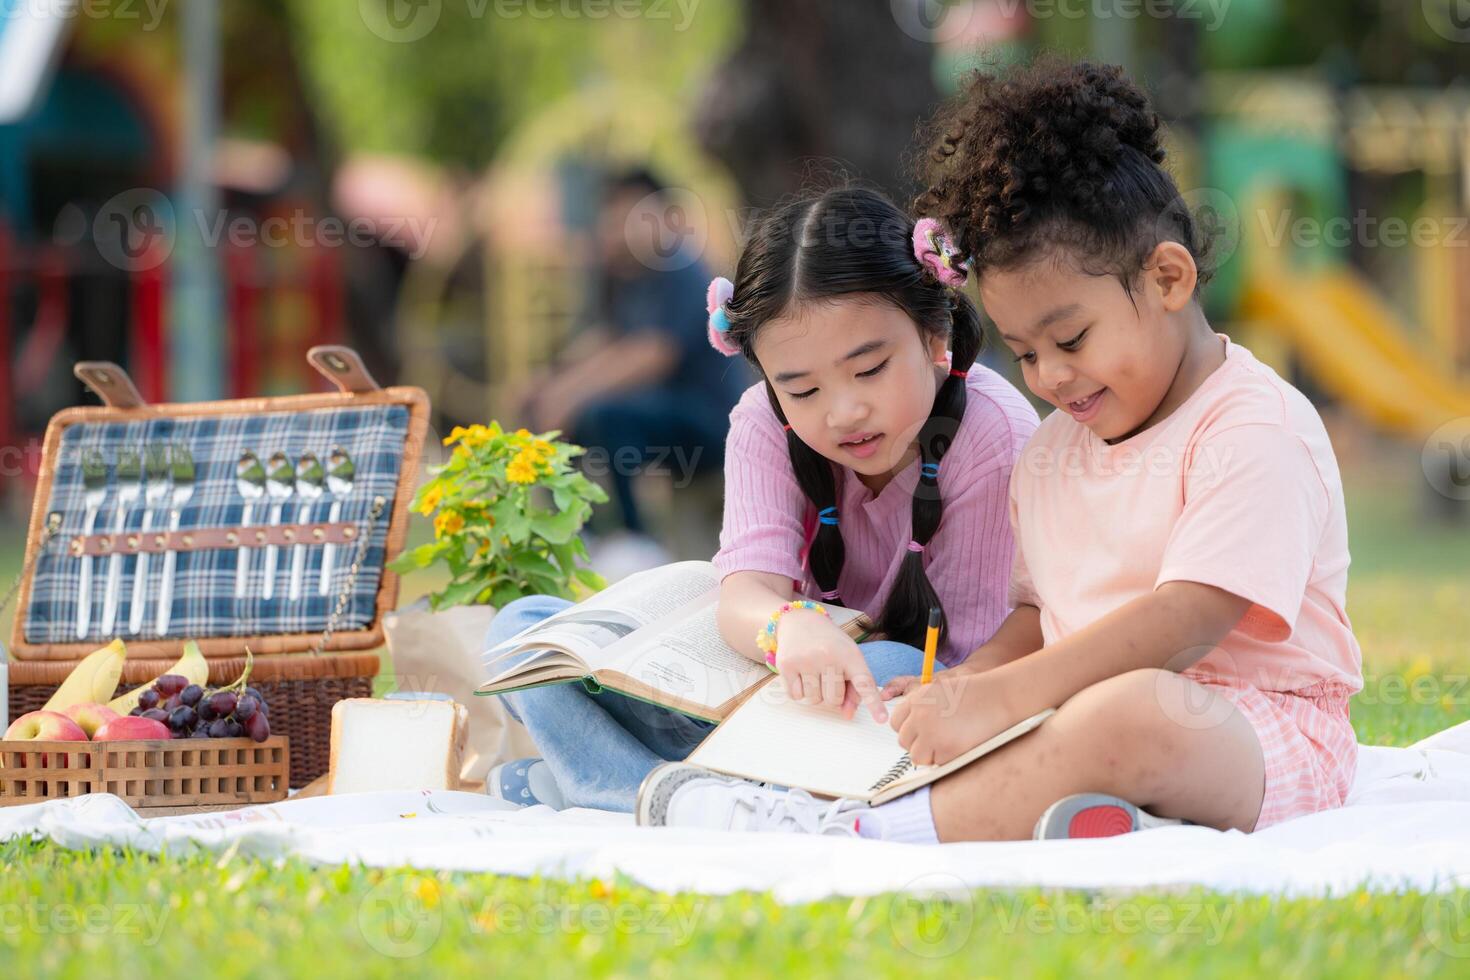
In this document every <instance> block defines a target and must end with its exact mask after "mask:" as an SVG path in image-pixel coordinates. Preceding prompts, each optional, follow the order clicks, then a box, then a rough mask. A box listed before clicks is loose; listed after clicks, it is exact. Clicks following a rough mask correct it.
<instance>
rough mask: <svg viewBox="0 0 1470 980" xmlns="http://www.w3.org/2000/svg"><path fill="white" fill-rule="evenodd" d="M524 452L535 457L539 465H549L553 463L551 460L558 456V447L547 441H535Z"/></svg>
mask: <svg viewBox="0 0 1470 980" xmlns="http://www.w3.org/2000/svg"><path fill="white" fill-rule="evenodd" d="M522 452H525V453H528V454H529V455H531V456H533V457H535V460H536V462H537V463H538V464H539V463H548V462H550V461H551V458H552V457H553V456H555V455H556V447H555V446H553V445H552V444H551V443H549V442H547V441H546V440H545V439H533V440H532V441H531V444H530V445H529V446H527V447H526V448H525V449H523V450H522Z"/></svg>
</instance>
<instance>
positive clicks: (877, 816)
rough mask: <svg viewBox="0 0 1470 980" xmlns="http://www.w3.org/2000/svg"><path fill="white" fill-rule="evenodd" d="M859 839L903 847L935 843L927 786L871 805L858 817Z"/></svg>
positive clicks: (936, 834)
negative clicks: (897, 842) (887, 842)
mask: <svg viewBox="0 0 1470 980" xmlns="http://www.w3.org/2000/svg"><path fill="white" fill-rule="evenodd" d="M857 832H858V836H859V837H871V838H873V839H874V840H888V841H899V842H901V843H904V844H938V843H939V834H938V832H937V831H935V829H934V810H933V809H932V808H931V807H930V806H929V787H927V786H925V787H924V788H922V789H918V790H915V791H914V792H912V793H909V794H907V795H904V796H900V797H899V798H898V799H896V800H892V801H891V802H888V803H884V804H883V805H882V806H875V807H873V808H872V809H871V810H868V811H866V812H865V813H863V814H862V816H860V817H859V818H858V823H857Z"/></svg>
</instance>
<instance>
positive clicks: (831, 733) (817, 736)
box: [687, 677, 1053, 805]
mask: <svg viewBox="0 0 1470 980" xmlns="http://www.w3.org/2000/svg"><path fill="white" fill-rule="evenodd" d="M900 701H901V699H895V700H893V701H889V702H888V709H889V711H890V712H891V711H892V710H893V708H894V706H895V705H897V704H899V703H900ZM1052 713H1053V711H1052V709H1050V708H1048V709H1047V710H1045V711H1042V712H1038V713H1037V714H1034V715H1032V716H1031V717H1030V718H1027V719H1026V720H1025V721H1022V722H1019V723H1018V724H1015V725H1012V726H1011V727H1010V728H1007V729H1006V730H1005V731H1003V732H1001V733H1000V734H998V735H996V736H994V737H993V738H990V739H987V740H986V741H984V742H982V743H980V744H979V745H977V746H975V747H974V748H973V749H971V750H970V751H968V752H965V753H963V754H961V755H959V756H957V757H956V758H954V759H951V760H950V761H949V762H946V763H945V764H944V765H942V766H916V765H914V762H913V760H912V759H910V758H909V754H908V753H907V752H905V751H904V750H903V747H902V746H901V745H899V742H898V733H897V732H895V731H894V730H893V729H892V728H891V727H889V725H888V723H887V722H883V723H881V724H880V723H879V722H876V721H874V720H873V716H872V715H871V714H870V713H869V712H868V709H867V708H865V707H860V708H859V709H858V711H857V714H855V715H854V716H853V717H852V719H851V720H846V719H844V718H843V717H842V715H841V714H840V713H838V712H837V711H835V710H833V709H831V708H819V707H814V706H812V705H808V704H801V703H800V702H797V701H792V700H790V699H789V698H787V697H786V696H785V688H784V686H783V685H781V684H780V683H776V678H774V677H773V678H771V681H769V682H767V683H765V684H763V685H762V686H761V687H760V688H759V689H758V690H757V691H756V692H755V693H754V694H753V695H752V696H751V697H750V698H748V699H747V700H746V701H745V702H744V703H742V704H741V705H740V706H739V707H738V708H736V709H735V710H734V711H733V712H731V714H730V715H729V717H727V718H726V719H725V720H724V721H723V722H721V723H720V726H719V727H718V728H716V729H715V730H714V731H713V732H711V733H710V734H709V736H708V737H707V738H706V739H705V740H704V741H703V742H701V743H700V744H699V747H698V748H696V749H695V750H694V752H693V753H691V754H690V756H689V758H688V760H687V761H688V762H691V763H693V764H695V765H698V766H703V767H704V768H706V769H711V770H714V771H715V772H722V773H725V774H727V775H730V776H740V777H742V778H744V779H754V780H757V781H758V782H764V783H773V784H775V785H778V786H788V787H799V788H801V789H804V790H806V791H807V792H809V793H812V794H813V795H816V796H826V797H847V798H850V799H855V800H863V801H864V802H866V803H869V804H875V805H876V804H878V803H884V802H887V801H888V800H891V799H893V798H894V797H897V796H902V795H904V794H905V793H911V792H913V791H914V790H916V789H918V788H919V787H921V786H925V785H927V784H929V783H932V782H934V781H935V780H936V779H939V778H940V777H942V776H947V775H949V774H950V773H952V772H954V771H955V770H956V769H961V768H963V767H964V766H967V765H969V764H970V763H971V762H974V761H975V760H976V759H978V758H980V757H981V756H982V755H985V754H986V753H989V752H994V751H995V750H996V749H998V748H1000V747H1001V746H1002V745H1005V744H1006V743H1007V742H1011V741H1013V740H1015V739H1017V738H1020V737H1021V736H1022V735H1025V734H1026V733H1027V732H1029V731H1031V730H1032V729H1034V728H1036V727H1037V726H1038V725H1040V724H1041V723H1042V722H1043V721H1045V720H1046V719H1047V718H1048V717H1049V716H1050V715H1051V714H1052Z"/></svg>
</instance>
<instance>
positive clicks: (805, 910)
mask: <svg viewBox="0 0 1470 980" xmlns="http://www.w3.org/2000/svg"><path fill="white" fill-rule="evenodd" d="M1393 472H1398V473H1400V474H1403V473H1412V468H1411V467H1398V468H1397V470H1396V471H1390V475H1389V476H1383V475H1381V474H1380V473H1378V472H1375V471H1373V470H1369V469H1367V468H1360V469H1356V470H1353V471H1351V472H1349V473H1348V483H1349V486H1348V499H1349V508H1350V517H1351V525H1352V527H1351V534H1352V542H1353V554H1354V567H1353V572H1352V576H1351V583H1352V584H1351V586H1350V594H1349V613H1350V615H1351V616H1352V618H1353V622H1354V626H1355V629H1356V632H1357V635H1358V637H1359V640H1360V642H1361V644H1362V647H1363V650H1364V657H1365V674H1366V678H1367V686H1366V689H1365V691H1364V693H1363V695H1362V696H1360V697H1359V698H1358V699H1357V701H1356V702H1355V704H1354V706H1353V722H1354V725H1355V726H1356V728H1357V730H1358V734H1359V737H1360V738H1361V739H1362V740H1363V741H1364V742H1369V743H1374V744H1384V745H1405V744H1408V743H1410V742H1412V741H1414V740H1416V739H1418V738H1421V737H1423V736H1425V735H1428V734H1430V733H1432V732H1435V731H1438V730H1440V729H1442V728H1444V727H1446V726H1447V725H1449V724H1452V723H1454V722H1456V721H1460V720H1464V719H1465V718H1466V717H1470V682H1467V681H1466V680H1465V679H1466V678H1467V677H1470V575H1467V574H1466V559H1465V556H1466V555H1470V525H1461V526H1458V527H1443V526H1432V525H1424V524H1421V523H1420V521H1419V518H1418V516H1417V514H1418V511H1417V509H1416V508H1417V504H1418V500H1417V497H1416V496H1415V493H1416V490H1415V484H1414V482H1413V481H1412V480H1410V479H1409V478H1408V477H1407V476H1405V477H1403V478H1402V479H1401V480H1398V479H1396V478H1395V477H1394V476H1393V475H1392V474H1393ZM10 533H12V534H13V532H10ZM4 543H5V542H4V541H0V573H3V571H4V570H5V568H6V567H7V566H8V567H11V568H14V567H18V565H19V558H18V556H15V555H14V550H13V548H12V549H6V548H5V547H4ZM12 544H13V542H12ZM0 584H8V582H4V581H0ZM425 590H426V589H425V588H424V587H423V586H410V587H409V588H406V589H405V596H404V601H408V600H409V599H411V598H412V597H413V596H414V595H416V594H420V593H421V592H422V591H425ZM1467 909H1470V891H1460V892H1457V893H1454V894H1452V895H1430V896H1424V895H1417V894H1408V895H1370V894H1366V893H1357V892H1355V893H1352V894H1348V895H1344V896H1340V897H1334V898H1331V899H1326V900H1286V899H1277V898H1262V897H1255V896H1246V897H1238V896H1229V895H1219V894H1214V893H1207V892H1169V893H1159V894H1133V895H1119V894H1112V893H1093V892H1078V891H1067V892H1037V891H1021V892H1014V891H997V890H986V891H976V892H973V893H970V894H962V895H959V896H949V897H947V898H944V899H936V900H932V901H927V902H926V901H920V900H916V899H914V898H912V897H908V896H884V897H880V898H873V899H858V900H831V901H824V902H817V903H813V904H809V905H802V906H796V907H783V906H780V905H777V904H776V903H775V902H774V901H772V900H771V899H770V897H769V896H765V895H752V894H740V895H734V896H728V897H724V898H707V897H702V896H669V895H665V894H660V893H656V892H652V891H649V890H647V889H644V888H640V887H637V886H634V885H632V884H631V883H630V882H627V881H624V880H614V881H581V882H557V881H548V880H541V879H531V880H522V879H513V878H502V877H496V876H493V875H452V874H447V873H445V874H429V873H419V872H412V871H397V872H395V871H378V870H365V869H351V868H345V867H344V868H313V867H309V866H306V865H304V864H302V863H300V862H296V861H291V862H286V863H285V864H283V865H281V866H273V865H269V864H265V863H261V862H258V861H255V860H252V859H248V858H243V857H241V856H239V855H227V856H225V857H218V856H203V855H178V856H173V855H170V856H166V857H162V858H153V857H149V856H147V855H143V854H139V853H135V852H130V851H115V850H108V851H100V852H96V853H87V852H75V851H66V850H62V849H60V848H58V847H56V846H54V845H51V844H34V843H18V842H12V843H10V844H5V845H0V962H3V963H4V964H5V966H6V967H7V969H6V971H5V975H6V976H10V975H15V976H23V975H36V976H48V977H50V976H57V977H70V976H77V977H81V976H92V975H97V974H99V973H101V974H103V975H108V976H112V975H121V976H129V975H147V974H157V975H172V974H174V973H177V972H179V971H180V967H181V966H182V967H183V969H185V970H189V971H191V972H192V971H200V970H204V969H205V967H204V965H203V964H202V963H199V961H198V957H201V956H207V957H208V963H209V966H208V968H207V972H208V974H209V975H211V976H215V977H255V976H259V977H272V976H278V975H281V974H282V973H288V974H298V973H299V974H307V973H311V974H315V973H326V974H339V973H341V974H346V973H350V974H352V975H354V976H385V977H386V976H399V975H402V974H403V973H404V972H405V971H408V972H411V973H412V974H414V975H419V974H429V973H432V974H440V973H448V972H450V971H455V972H463V973H469V972H470V971H474V972H475V973H476V974H477V975H484V976H497V975H502V974H505V973H515V974H520V973H528V974H536V975H542V974H550V975H553V976H602V975H609V974H612V975H624V976H639V977H669V976H676V975H685V974H689V973H691V972H692V973H694V974H695V975H701V976H702V975H705V974H721V975H728V974H741V975H745V974H748V973H750V972H751V971H752V970H754V971H759V972H760V973H763V974H764V973H771V974H775V973H786V972H799V973H802V974H810V973H818V972H821V973H826V972H836V971H844V972H847V973H849V974H858V973H861V974H875V973H884V974H888V973H899V972H902V973H904V974H912V975H932V974H936V973H944V974H961V973H963V974H966V975H974V976H1008V975H1014V974H1018V973H1023V972H1024V973H1028V974H1030V973H1036V974H1043V975H1057V976H1066V975H1072V974H1074V973H1078V972H1082V971H1086V972H1087V973H1089V974H1091V973H1102V974H1121V973H1124V972H1125V971H1126V972H1129V973H1132V972H1135V971H1137V972H1139V973H1141V974H1144V975H1153V974H1159V975H1176V976H1181V975H1189V976H1196V975H1198V976H1221V977H1238V976H1242V975H1266V976H1272V975H1281V974H1323V975H1332V976H1334V977H1336V976H1345V977H1350V976H1363V977H1374V978H1379V977H1397V976H1428V975H1434V974H1448V973H1451V972H1460V971H1463V970H1465V969H1466V966H1467V962H1470V915H1467ZM196 963H199V965H195V964H196ZM12 964H13V966H12ZM185 964H187V965H185Z"/></svg>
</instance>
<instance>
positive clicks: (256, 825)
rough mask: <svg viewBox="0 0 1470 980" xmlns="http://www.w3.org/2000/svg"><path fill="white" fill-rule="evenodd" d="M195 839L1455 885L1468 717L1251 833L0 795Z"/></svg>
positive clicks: (842, 880)
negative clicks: (732, 825)
mask: <svg viewBox="0 0 1470 980" xmlns="http://www.w3.org/2000/svg"><path fill="white" fill-rule="evenodd" d="M19 834H33V835H37V836H39V837H42V838H49V839H50V840H52V841H55V842H56V843H58V844H60V845H61V846H63V847H68V848H94V847H103V846H122V845H130V846H133V847H136V848H140V849H142V850H146V851H158V850H161V849H163V848H167V849H169V850H170V851H172V852H175V853H177V852H178V851H179V849H181V848H190V847H202V848H206V849H208V850H210V851H215V852H221V853H223V852H231V853H236V854H240V855H246V856H251V857H256V858H262V859H274V858H280V857H286V856H296V857H299V858H303V859H305V860H307V861H312V862H320V863H323V864H338V863H341V862H350V863H354V864H363V865H369V866H374V867H403V866H412V867H416V868H425V869H428V868H432V869H450V870H455V871H489V872H497V873H500V874H509V875H517V876H531V875H536V874H539V875H543V876H549V877H560V878H577V877H586V878H591V877H611V876H612V875H613V874H614V873H615V872H621V873H624V874H626V875H628V876H630V877H631V878H633V879H634V880H636V881H638V882H640V883H642V884H644V885H647V886H649V887H651V888H654V889H658V890H663V891H669V892H699V893H705V894H727V893H730V892H734V891H740V890H745V889H750V890H757V891H771V892H773V893H774V894H775V896H776V897H777V898H778V899H779V900H781V901H786V902H804V901H811V900H815V899H819V898H823V897H826V896H829V895H845V896H856V895H868V894H875V893H879V892H888V891H908V892H915V893H926V894H935V893H940V894H955V893H959V892H961V891H962V890H964V889H968V888H974V887H981V886H1018V887H1024V886H1036V887H1078V888H1125V889H1126V888H1172V887H1176V886H1191V885H1199V886H1204V887H1207V888H1212V889H1217V890H1221V891H1239V892H1259V893H1272V894H1287V895H1329V894H1343V893H1345V892H1348V891H1350V890H1352V889H1354V888H1357V887H1360V886H1366V887H1369V888H1372V889H1375V890H1381V891H1396V890H1400V889H1418V890H1423V891H1434V890H1442V889H1446V888H1456V887H1459V888H1467V887H1470V722H1467V723H1465V724H1461V725H1458V726H1456V727H1454V728H1451V729H1447V730H1446V731H1444V732H1441V733H1439V734H1438V735H1436V736H1434V737H1432V738H1429V739H1426V740H1424V741H1422V742H1420V743H1418V744H1416V745H1414V746H1413V747H1411V748H1403V749H1395V748H1381V747H1372V746H1363V747H1362V751H1361V755H1360V761H1359V770H1358V776H1357V781H1356V783H1355V785H1354V788H1353V792H1352V795H1351V797H1350V800H1349V804H1348V805H1347V806H1345V807H1343V808H1342V809H1340V810H1334V811H1329V812H1326V813H1319V814H1315V815H1313V816H1310V817H1303V818H1301V819H1298V820H1292V821H1288V822H1286V823H1283V824H1278V825H1276V826H1274V827H1269V828H1267V829H1265V830H1263V831H1261V832H1259V833H1255V834H1241V833H1238V832H1229V833H1220V832H1218V831H1214V830H1208V829H1204V828H1201V827H1174V828H1167V829H1161V830H1154V831H1149V832H1147V833H1142V834H1129V835H1125V836H1121V837H1113V838H1109V839H1105V840H1084V841H1041V842H1034V841H1021V842H1007V843H976V844H943V845H939V846H937V847H934V846H929V847H925V846H917V845H911V844H890V843H886V842H883V841H871V840H858V839H850V838H830V837H823V838H813V837H807V836H797V835H784V834H782V835H776V834H760V835H758V834H750V833H721V832H713V831H691V830H677V829H663V830H657V829H648V828H641V827H636V826H634V825H633V822H632V818H631V817H629V816H628V815H626V814H616V813H606V812H601V811H596V810H565V811H562V812H559V813H558V812H555V811H552V810H549V809H547V808H546V807H531V808H527V809H514V808H510V807H509V806H508V805H507V804H503V803H500V802H498V801H496V800H492V799H489V798H488V797H485V796H482V795H478V794H470V793H446V792H432V793H430V792H423V793H403V792H395V793H365V794H358V795H354V796H340V797H319V798H313V799H302V800H287V801H284V802H282V803H276V804H272V805H269V806H263V807H254V808H250V809H247V810H237V811H232V812H228V813H217V814H203V815H198V816H186V817H160V818H155V819H151V820H147V819H142V818H140V817H139V816H138V815H137V814H136V813H134V812H133V811H132V810H131V809H130V808H129V807H128V806H127V805H126V804H124V803H123V802H122V801H121V800H120V799H118V798H117V797H115V796H110V795H105V794H99V795H95V796H87V797H80V798H77V799H71V800H55V801H52V802H50V803H42V804H36V805H32V806H22V807H11V808H8V809H0V841H3V840H7V839H9V838H11V837H14V836H16V835H19Z"/></svg>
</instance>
